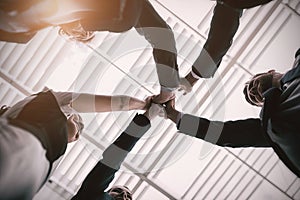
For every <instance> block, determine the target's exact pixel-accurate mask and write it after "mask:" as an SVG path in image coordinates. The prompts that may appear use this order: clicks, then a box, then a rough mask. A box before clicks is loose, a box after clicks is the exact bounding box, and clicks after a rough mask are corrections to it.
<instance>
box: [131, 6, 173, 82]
mask: <svg viewBox="0 0 300 200" xmlns="http://www.w3.org/2000/svg"><path fill="white" fill-rule="evenodd" d="M142 7H143V8H142V11H141V16H140V18H139V21H138V23H137V25H135V29H136V30H137V32H138V33H139V34H140V35H142V36H144V37H145V39H146V40H147V41H148V42H149V43H150V44H151V46H152V47H153V57H154V60H155V63H156V69H157V74H158V79H159V83H160V85H161V86H164V87H166V88H177V87H178V85H179V73H178V65H177V50H176V42H175V37H174V33H173V31H172V29H171V28H170V26H169V25H168V24H167V23H166V22H165V20H164V19H162V18H161V16H160V15H159V14H158V13H157V12H156V11H155V9H154V8H153V6H152V5H151V4H150V3H149V1H148V0H145V1H144V2H143V6H142Z"/></svg>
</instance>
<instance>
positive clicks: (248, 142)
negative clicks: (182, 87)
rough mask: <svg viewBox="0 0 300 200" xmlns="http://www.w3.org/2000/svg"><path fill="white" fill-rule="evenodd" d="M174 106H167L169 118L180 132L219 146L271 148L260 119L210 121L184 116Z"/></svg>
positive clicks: (173, 103)
mask: <svg viewBox="0 0 300 200" xmlns="http://www.w3.org/2000/svg"><path fill="white" fill-rule="evenodd" d="M174 105H175V102H174V101H170V102H168V103H167V104H166V112H167V117H168V118H169V119H171V120H172V121H173V122H175V123H176V125H177V128H178V130H179V131H180V132H182V133H184V134H187V135H189V136H192V137H196V138H199V139H203V140H205V141H207V142H210V143H213V144H217V145H219V146H228V147H249V146H250V147H270V144H269V142H268V141H267V140H266V139H265V136H264V134H265V133H264V131H263V128H262V126H261V121H260V119H245V120H237V121H227V122H219V121H209V120H208V119H205V118H201V117H196V116H193V115H188V114H182V113H180V112H179V111H177V110H176V109H175V107H174Z"/></svg>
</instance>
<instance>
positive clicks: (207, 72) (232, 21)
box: [193, 3, 242, 78]
mask: <svg viewBox="0 0 300 200" xmlns="http://www.w3.org/2000/svg"><path fill="white" fill-rule="evenodd" d="M241 15H242V10H237V9H233V8H230V7H229V6H226V5H221V4H220V3H217V5H216V7H215V9H214V15H213V18H212V20H211V24H210V31H209V34H208V38H207V40H206V43H205V44H204V47H203V49H202V51H201V53H200V55H199V57H198V58H197V60H196V61H195V63H194V64H193V71H194V72H195V73H196V74H197V75H198V76H200V77H203V78H210V77H212V76H213V75H214V74H215V72H216V70H217V69H218V67H219V65H220V63H221V61H222V58H223V56H224V55H225V54H226V53H227V51H228V49H229V48H230V47H231V44H232V40H233V37H234V35H235V33H236V32H237V30H238V27H239V19H240V17H241Z"/></svg>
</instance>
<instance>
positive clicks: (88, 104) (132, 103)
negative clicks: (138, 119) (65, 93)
mask: <svg viewBox="0 0 300 200" xmlns="http://www.w3.org/2000/svg"><path fill="white" fill-rule="evenodd" d="M148 103H149V98H148V99H146V100H145V101H142V100H139V99H136V98H133V97H129V96H125V95H117V96H103V95H93V94H80V95H79V96H78V97H77V98H76V99H74V100H73V101H72V102H71V107H73V108H74V109H75V110H76V111H77V112H111V111H127V110H144V109H146V108H147V106H148Z"/></svg>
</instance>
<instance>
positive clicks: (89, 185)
mask: <svg viewBox="0 0 300 200" xmlns="http://www.w3.org/2000/svg"><path fill="white" fill-rule="evenodd" d="M161 111H163V110H162V108H161V106H159V105H158V104H152V106H151V107H150V108H149V110H147V111H146V112H145V113H144V114H143V115H140V114H138V115H136V116H135V117H134V118H133V120H132V121H131V122H130V124H129V125H128V127H127V128H126V129H125V130H124V131H123V133H122V134H121V135H120V136H119V137H118V138H117V139H116V140H115V141H114V142H113V143H112V144H111V145H110V146H109V147H107V149H105V151H104V152H103V158H102V159H101V160H100V161H99V162H98V163H97V164H96V166H95V167H94V168H93V169H92V171H91V172H90V173H89V174H88V176H87V177H86V178H85V180H84V181H83V183H82V185H81V187H80V189H79V191H78V192H77V194H76V195H75V196H74V197H73V198H72V200H86V199H89V200H99V199H101V200H132V193H131V191H130V190H129V189H128V188H127V187H126V186H113V187H112V188H111V189H109V190H108V191H107V192H105V190H106V189H107V187H108V186H109V184H110V183H111V181H112V180H113V179H114V176H115V173H116V172H117V171H118V170H119V168H120V166H121V164H122V162H123V161H124V159H125V158H126V156H127V154H128V153H129V152H130V151H131V149H132V148H133V147H134V146H135V144H136V143H137V142H138V141H139V139H140V138H141V137H142V136H143V135H144V134H145V133H146V132H147V130H149V128H150V126H151V125H150V120H152V119H153V118H154V117H156V116H157V115H158V113H159V112H161Z"/></svg>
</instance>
